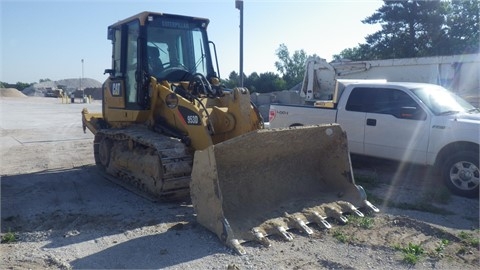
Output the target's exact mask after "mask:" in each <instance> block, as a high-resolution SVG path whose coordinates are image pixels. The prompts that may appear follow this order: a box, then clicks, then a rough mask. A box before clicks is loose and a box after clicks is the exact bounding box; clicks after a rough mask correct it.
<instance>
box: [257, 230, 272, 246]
mask: <svg viewBox="0 0 480 270" xmlns="http://www.w3.org/2000/svg"><path fill="white" fill-rule="evenodd" d="M252 233H253V236H254V237H255V239H256V240H257V241H258V242H259V243H260V244H262V245H263V246H264V247H270V246H271V245H272V244H271V243H270V241H269V240H268V238H267V237H266V235H265V234H264V233H263V232H262V231H261V230H260V229H259V228H253V229H252Z"/></svg>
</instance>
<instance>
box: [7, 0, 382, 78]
mask: <svg viewBox="0 0 480 270" xmlns="http://www.w3.org/2000/svg"><path fill="white" fill-rule="evenodd" d="M382 4H383V2H382V1H380V0H350V1H341V0H299V1H295V0H290V1H285V0H275V1H274V0H244V72H245V73H246V74H247V75H250V74H251V73H252V72H258V73H263V72H268V71H270V72H275V73H277V71H276V69H275V65H274V63H275V61H277V60H278V59H277V57H276V55H275V51H276V49H278V47H279V45H280V44H282V43H284V44H285V45H286V46H287V47H288V49H289V51H290V53H293V52H294V51H295V50H301V49H303V50H304V51H305V52H306V53H307V54H317V55H319V56H320V57H322V58H325V59H327V60H328V61H330V60H331V59H332V55H333V54H338V53H339V52H340V51H342V50H343V49H345V48H351V47H355V46H357V45H358V44H359V43H364V42H365V39H364V38H365V36H367V35H368V34H371V33H374V32H375V31H377V30H378V29H380V26H379V25H365V24H362V23H361V20H363V19H365V18H366V17H368V16H370V15H372V14H373V13H374V12H375V11H376V10H377V9H378V8H379V7H380V6H382ZM142 11H155V12H164V13H173V14H182V15H188V16H196V17H203V18H208V19H210V25H209V27H208V32H209V39H210V40H212V41H213V42H215V44H216V47H217V53H218V58H219V66H220V75H221V77H222V78H226V77H228V75H229V74H230V72H231V71H237V72H238V71H239V24H240V13H239V11H238V10H237V9H235V0H206V1H195V0H156V1H154V0H117V1H114V0H96V1H92V0H83V1H80V0H78V1H73V0H67V1H65V0H64V1H61V0H56V1H45V0H36V1H35V0H30V1H26V0H0V34H1V36H0V40H1V44H0V60H1V65H0V81H3V82H8V83H16V82H29V83H30V82H38V80H39V79H45V78H49V79H51V80H61V79H67V78H80V77H81V76H82V63H81V60H82V59H84V64H83V75H84V77H85V78H93V79H96V80H98V81H100V82H103V81H104V80H105V79H106V78H107V76H106V75H103V71H104V70H105V69H106V68H109V67H110V65H111V63H110V59H111V43H110V41H109V40H107V27H108V26H109V25H110V24H113V23H115V22H117V21H119V20H121V19H124V18H127V17H129V16H132V15H134V14H137V13H139V12H142Z"/></svg>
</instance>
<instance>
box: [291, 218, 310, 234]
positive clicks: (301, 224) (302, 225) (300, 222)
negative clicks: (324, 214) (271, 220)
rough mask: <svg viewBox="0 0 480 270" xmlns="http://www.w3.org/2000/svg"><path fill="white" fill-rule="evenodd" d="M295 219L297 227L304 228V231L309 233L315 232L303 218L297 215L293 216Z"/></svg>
mask: <svg viewBox="0 0 480 270" xmlns="http://www.w3.org/2000/svg"><path fill="white" fill-rule="evenodd" d="M293 221H294V222H295V225H296V227H298V228H299V229H300V230H302V231H303V232H304V233H306V234H308V235H312V234H313V231H312V229H310V228H309V227H308V226H307V224H306V223H305V221H303V220H302V219H301V218H299V217H295V218H293Z"/></svg>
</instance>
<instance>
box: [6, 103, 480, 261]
mask: <svg viewBox="0 0 480 270" xmlns="http://www.w3.org/2000/svg"><path fill="white" fill-rule="evenodd" d="M83 107H87V108H88V109H89V110H90V111H101V104H100V103H98V102H93V103H92V104H80V103H77V104H61V102H60V100H58V99H52V98H33V97H29V98H9V97H2V98H0V109H1V111H0V112H1V114H0V120H1V122H0V157H1V159H0V165H1V166H0V175H1V235H2V244H1V245H0V251H1V260H0V267H1V268H2V269H112V268H116V269H133V268H135V269H160V268H162V269H163V268H167V269H478V267H479V264H480V256H479V245H478V241H479V201H478V199H467V198H462V197H458V196H454V195H451V194H450V193H449V192H448V191H447V190H445V188H444V187H443V185H442V184H441V183H440V182H439V181H438V177H437V176H436V175H435V174H434V173H432V172H430V171H429V170H428V169H427V168H425V167H419V166H408V165H401V164H396V163H392V162H386V161H380V160H371V159H365V158H359V157H353V165H354V174H355V178H356V181H357V182H358V183H360V184H362V185H363V186H364V187H365V189H366V191H367V194H368V196H369V200H370V201H371V202H373V203H374V204H375V205H376V206H377V207H379V208H380V213H378V214H375V215H369V216H367V217H365V218H358V217H353V216H348V217H349V219H350V222H349V223H348V224H346V225H341V224H334V226H333V228H332V229H330V230H325V229H321V228H319V227H317V226H316V225H314V226H312V228H313V229H314V234H313V236H310V237H308V236H306V235H303V234H302V233H301V232H293V233H294V236H295V239H294V241H292V242H285V241H283V240H281V239H280V238H278V237H275V236H273V237H271V242H272V246H271V247H270V248H265V247H262V246H260V245H258V244H256V243H246V244H245V245H244V246H245V249H246V251H247V253H248V254H247V255H245V256H239V255H236V254H235V253H234V252H233V251H232V250H231V249H229V248H227V247H225V246H223V245H222V244H221V242H220V241H219V240H218V239H217V237H216V236H215V235H214V234H213V233H211V232H209V231H208V230H206V229H205V228H203V227H202V226H200V225H199V224H198V223H197V222H196V221H195V214H194V211H193V207H192V206H191V205H190V204H189V202H188V201H185V202H180V203H167V204H165V203H163V204H160V203H154V202H151V201H148V200H146V199H143V198H141V197H138V196H137V195H135V194H133V193H131V192H129V191H127V190H125V189H123V188H121V187H119V186H117V185H115V184H113V183H111V182H109V181H108V180H107V179H105V178H104V177H102V175H101V174H100V173H99V171H98V170H97V169H96V167H95V166H94V165H93V163H94V162H93V152H92V141H93V136H92V135H91V134H89V133H88V131H87V133H86V134H84V133H83V131H82V127H81V121H80V111H81V109H82V108H83Z"/></svg>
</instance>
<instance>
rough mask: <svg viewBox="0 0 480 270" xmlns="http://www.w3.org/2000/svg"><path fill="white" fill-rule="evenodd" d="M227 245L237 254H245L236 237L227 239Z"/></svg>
mask: <svg viewBox="0 0 480 270" xmlns="http://www.w3.org/2000/svg"><path fill="white" fill-rule="evenodd" d="M229 246H230V247H231V248H233V249H234V250H235V251H236V252H237V253H238V254H239V255H245V254H247V252H246V251H245V249H244V248H243V247H242V245H240V241H238V239H231V240H230V241H229Z"/></svg>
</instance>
